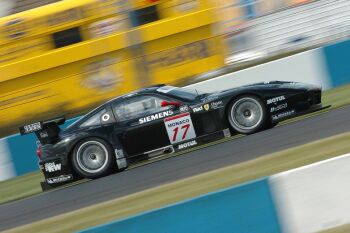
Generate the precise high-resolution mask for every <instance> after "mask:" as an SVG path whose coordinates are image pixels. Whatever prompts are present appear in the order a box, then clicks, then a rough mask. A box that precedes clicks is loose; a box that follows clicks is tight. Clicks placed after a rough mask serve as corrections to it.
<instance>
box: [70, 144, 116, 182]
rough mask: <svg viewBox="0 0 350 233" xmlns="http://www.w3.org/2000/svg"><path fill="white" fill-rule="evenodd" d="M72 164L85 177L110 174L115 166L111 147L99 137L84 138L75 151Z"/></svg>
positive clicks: (91, 177) (92, 177)
mask: <svg viewBox="0 0 350 233" xmlns="http://www.w3.org/2000/svg"><path fill="white" fill-rule="evenodd" d="M72 165H73V168H74V170H75V172H76V173H77V174H78V175H79V176H82V177H85V178H90V179H96V178H99V177H102V176H106V175H109V174H110V173H111V171H112V169H113V166H114V160H113V153H112V150H111V147H110V146H109V145H108V144H107V143H106V142H105V141H103V140H101V139H98V138H90V139H86V140H83V141H81V142H80V143H78V144H77V145H76V147H75V149H74V151H73V155H72Z"/></svg>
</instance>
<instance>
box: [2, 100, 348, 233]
mask: <svg viewBox="0 0 350 233" xmlns="http://www.w3.org/2000/svg"><path fill="white" fill-rule="evenodd" d="M348 131H350V106H347V107H345V108H341V109H338V110H334V111H330V112H328V113H323V114H320V115H317V116H314V117H311V118H308V119H305V120H302V121H298V122H294V123H291V124H286V125H282V126H280V127H276V128H274V129H271V130H267V131H264V132H260V133H257V134H254V135H249V136H245V137H241V138H238V139H234V140H230V141H227V142H224V143H220V144H217V145H214V146H210V147H207V148H203V149H200V150H196V151H193V152H190V153H187V154H185V155H181V156H177V157H172V158H169V159H165V160H161V161H158V162H155V163H151V164H148V165H145V166H141V167H138V168H135V169H130V170H127V171H125V172H121V173H118V174H115V175H111V176H108V177H105V178H101V179H98V180H93V181H89V182H86V183H82V184H79V185H76V186H72V187H68V188H64V189H61V190H55V191H52V192H48V193H44V194H41V195H37V196H33V197H30V198H26V199H23V200H19V201H16V202H12V203H8V204H3V205H0V231H1V230H5V229H10V228H13V227H16V226H20V225H24V224H27V223H31V222H34V221H37V220H41V219H45V218H47V217H51V216H55V215H58V214H61V213H65V212H69V211H72V210H76V209H79V208H82V207H86V206H90V205H93V204H96V203H99V202H102V201H107V200H110V199H113V198H117V197H122V196H125V195H128V194H132V193H135V192H139V191H142V190H145V189H148V188H152V187H155V186H158V185H162V184H166V183H170V182H173V181H176V180H179V179H183V178H186V177H190V176H193V175H197V174H200V173H203V172H206V171H210V170H214V169H217V168H221V167H225V166H228V165H231V164H237V163H241V162H244V161H247V160H251V159H254V158H257V157H260V156H263V155H266V154H269V153H272V152H276V151H280V150H283V149H287V148H290V147H294V146H298V145H301V144H304V143H308V142H311V141H314V140H318V139H321V138H325V137H329V136H332V135H336V134H339V133H343V132H348Z"/></svg>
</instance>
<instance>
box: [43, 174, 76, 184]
mask: <svg viewBox="0 0 350 233" xmlns="http://www.w3.org/2000/svg"><path fill="white" fill-rule="evenodd" d="M72 179H73V176H72V175H60V176H57V177H53V178H47V179H46V182H47V183H48V184H55V183H61V182H65V181H68V180H72Z"/></svg>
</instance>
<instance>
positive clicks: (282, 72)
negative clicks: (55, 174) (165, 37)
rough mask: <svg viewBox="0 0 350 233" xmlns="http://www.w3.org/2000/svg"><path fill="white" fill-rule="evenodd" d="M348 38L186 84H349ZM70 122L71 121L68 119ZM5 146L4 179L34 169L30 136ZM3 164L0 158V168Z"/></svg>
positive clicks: (207, 88) (198, 86)
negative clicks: (7, 166) (6, 164)
mask: <svg viewBox="0 0 350 233" xmlns="http://www.w3.org/2000/svg"><path fill="white" fill-rule="evenodd" d="M349 61H350V40H346V41H342V42H339V43H335V44H331V45H328V46H326V47H324V48H319V49H314V50H310V51H307V52H303V53H300V54H296V55H294V56H290V57H286V58H283V59H279V60H276V61H271V62H268V63H265V64H262V65H258V66H255V67H252V68H248V69H245V70H242V71H239V72H235V73H230V74H226V75H223V76H220V77H217V78H214V79H210V80H208V81H203V82H199V83H196V84H193V85H190V86H189V87H192V88H196V89H197V90H202V91H218V90H223V89H228V88H232V87H238V86H241V85H244V84H250V83H255V82H263V81H271V80H282V81H283V80H284V81H300V82H305V83H312V84H316V85H320V86H322V87H323V89H324V90H327V89H331V88H334V87H339V86H342V85H345V84H348V83H350V69H349V68H348V67H349ZM70 122H72V121H70ZM4 140H5V142H6V143H7V144H8V145H9V148H8V149H9V154H10V157H9V158H10V160H12V162H13V164H14V166H13V167H12V168H11V169H10V170H7V173H8V174H7V175H6V177H7V178H11V177H14V176H16V175H17V176H18V175H23V174H26V173H28V172H32V171H36V170H38V169H39V168H38V166H37V159H36V157H35V153H36V152H35V151H36V146H35V139H34V136H28V135H27V136H24V137H21V136H19V135H15V136H11V137H8V138H5V139H4ZM1 166H3V163H2V162H1V160H0V167H1Z"/></svg>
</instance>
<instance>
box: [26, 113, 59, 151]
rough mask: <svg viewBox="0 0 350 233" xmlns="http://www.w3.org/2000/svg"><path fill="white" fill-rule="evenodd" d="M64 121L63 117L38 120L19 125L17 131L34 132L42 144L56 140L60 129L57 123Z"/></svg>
mask: <svg viewBox="0 0 350 233" xmlns="http://www.w3.org/2000/svg"><path fill="white" fill-rule="evenodd" d="M65 121H66V119H65V118H64V117H58V118H55V119H51V120H46V121H38V122H34V123H31V124H27V125H24V126H21V127H19V132H20V134H21V135H26V134H30V133H35V135H36V136H37V138H38V139H39V141H40V143H41V144H42V145H44V144H51V143H54V142H55V141H57V139H58V133H59V132H60V131H61V129H60V127H59V125H62V124H64V122H65Z"/></svg>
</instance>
